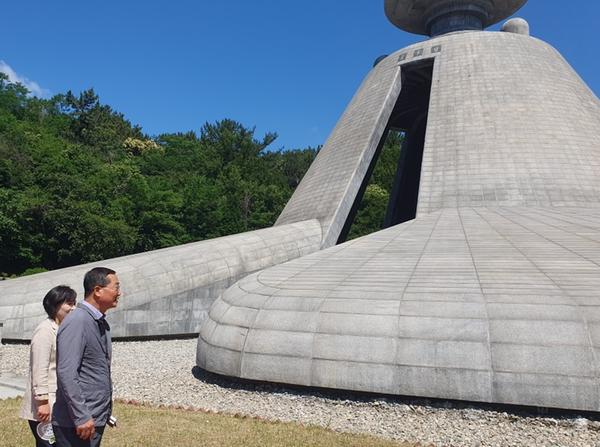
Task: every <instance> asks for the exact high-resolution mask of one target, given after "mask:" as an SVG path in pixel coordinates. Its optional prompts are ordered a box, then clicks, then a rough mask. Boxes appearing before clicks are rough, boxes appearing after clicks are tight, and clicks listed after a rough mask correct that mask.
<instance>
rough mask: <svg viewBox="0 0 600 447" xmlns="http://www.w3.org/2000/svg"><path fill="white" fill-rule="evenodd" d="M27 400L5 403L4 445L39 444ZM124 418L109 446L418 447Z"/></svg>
mask: <svg viewBox="0 0 600 447" xmlns="http://www.w3.org/2000/svg"><path fill="white" fill-rule="evenodd" d="M20 405H21V399H6V400H0V444H1V445H2V446H5V447H13V446H14V447H21V446H28V445H33V437H32V435H31V432H30V431H29V426H28V425H27V423H26V422H25V421H24V420H22V419H19V417H18V413H19V406H20ZM114 414H115V415H116V416H117V417H118V419H119V426H118V427H117V428H115V429H113V428H110V427H107V428H106V430H105V432H104V437H103V439H102V446H103V447H126V446H160V447H163V446H170V447H177V446H182V447H183V446H185V447H189V446H193V445H201V446H203V447H208V446H215V447H216V446H219V447H221V446H231V447H253V446H256V447H259V446H260V447H268V446H324V447H333V446H340V447H341V446H344V447H349V446H356V447H359V446H360V447H376V446H377V447H384V446H385V447H392V446H396V447H399V446H402V447H414V445H413V444H405V443H397V442H392V441H387V440H382V439H379V438H374V437H369V436H361V435H351V434H345V433H337V432H334V431H331V430H326V429H323V428H318V427H312V426H308V427H307V426H302V425H300V424H293V423H281V422H267V421H263V420H259V419H254V418H243V417H235V416H229V415H222V414H213V413H203V412H199V411H189V410H181V409H171V408H157V407H151V406H139V405H132V404H126V403H122V402H116V403H115V409H114Z"/></svg>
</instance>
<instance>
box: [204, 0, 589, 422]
mask: <svg viewBox="0 0 600 447" xmlns="http://www.w3.org/2000/svg"><path fill="white" fill-rule="evenodd" d="M525 2H526V0H457V1H454V0H453V1H445V0H386V1H385V12H386V14H387V16H388V18H389V19H390V21H391V22H392V23H393V24H395V25H396V26H398V27H399V28H401V29H403V30H405V31H409V32H412V33H417V34H425V35H429V36H431V38H430V39H429V40H426V41H422V42H419V43H417V44H414V45H411V46H409V47H407V48H403V49H401V50H399V51H397V52H395V53H394V54H392V55H390V56H388V57H386V58H384V59H383V60H381V61H379V62H378V63H377V65H376V66H375V67H374V68H373V70H372V71H371V72H370V73H369V74H368V76H367V77H366V79H365V80H364V82H363V84H362V85H361V87H360V88H359V90H358V91H357V93H356V95H355V96H354V98H353V99H352V101H351V102H350V104H349V105H348V107H347V109H346V111H345V112H344V114H343V115H342V117H341V118H340V120H339V122H338V124H337V125H336V127H335V128H334V130H333V131H332V133H331V135H330V137H329V139H328V140H327V142H326V144H325V145H324V147H323V149H322V150H321V152H320V153H319V155H318V157H317V159H316V160H315V162H314V163H313V165H312V166H311V167H310V169H309V171H308V172H307V174H306V176H305V177H304V179H303V180H302V182H301V184H300V185H299V187H298V189H297V190H296V192H295V194H294V195H293V197H292V198H291V200H290V202H289V203H288V204H287V206H286V207H285V209H284V211H283V213H282V214H281V216H280V218H279V220H278V222H277V225H289V224H293V223H295V222H301V221H311V222H314V221H318V222H319V224H320V227H321V232H322V241H321V248H322V250H320V251H317V252H315V253H312V254H309V255H306V256H302V257H299V258H297V259H295V260H291V261H289V262H286V263H283V264H280V265H277V266H273V267H269V268H267V269H264V270H262V271H259V272H257V273H253V274H250V275H249V276H246V277H245V278H243V279H241V280H240V281H238V282H237V283H235V284H234V285H233V286H231V287H230V288H228V289H227V290H226V291H225V292H224V293H223V294H222V296H221V297H220V298H218V299H217V300H216V301H215V303H214V304H213V305H212V308H211V310H210V313H209V317H208V319H207V320H206V321H205V322H204V324H203V325H202V328H201V332H200V338H199V342H198V354H197V364H198V365H199V366H201V367H202V368H205V369H207V370H209V371H213V372H215V373H219V374H224V375H227V376H234V377H242V378H247V379H255V380H264V381H273V382H283V383H289V384H299V385H307V386H317V387H327V388H338V389H346V390H360V391H368V392H379V393H389V394H398V395H411V396H426V397H435V398H448V399H462V400H469V401H481V402H495V403H507V404H519V405H534V406H543V407H559V408H570V409H579V410H592V411H600V101H599V100H598V98H597V97H596V96H595V95H594V93H593V92H592V91H591V90H590V89H589V88H588V87H587V86H586V85H585V84H584V83H583V82H582V80H581V79H580V78H579V76H578V75H577V73H575V72H574V70H573V69H572V68H571V67H570V66H569V65H568V63H567V62H566V61H565V60H564V59H563V58H562V57H561V56H560V54H559V53H558V52H557V51H556V50H555V49H554V48H552V47H551V46H550V45H548V44H547V43H545V42H543V41H541V40H538V39H536V38H533V37H530V36H529V27H528V25H527V22H525V21H524V20H522V19H512V20H510V21H509V22H507V23H506V24H505V25H504V26H503V28H502V29H503V31H501V32H488V31H483V29H484V28H485V27H487V26H489V25H491V24H494V23H497V22H499V21H501V20H503V19H505V18H507V17H509V16H510V15H511V14H513V13H514V12H516V11H517V10H518V9H519V8H520V7H521V6H522V5H523V4H525ZM393 129H401V130H402V131H404V132H405V139H404V143H403V147H402V151H401V156H400V160H399V162H398V169H397V173H396V179H395V183H394V189H393V192H392V195H391V198H390V203H389V206H388V209H387V214H386V218H385V226H386V228H385V229H384V230H382V231H380V232H377V233H374V234H371V235H368V236H364V237H362V238H359V239H355V240H352V241H349V242H345V243H341V242H343V241H344V240H345V236H346V234H347V232H348V228H349V226H350V224H351V222H352V218H353V215H354V213H355V211H356V208H357V205H358V203H359V201H360V198H361V196H362V193H363V191H364V189H365V187H366V184H367V181H368V177H369V174H370V172H371V171H372V169H373V165H374V163H375V162H376V159H377V156H378V154H379V152H380V151H381V148H382V145H383V142H384V141H385V137H386V134H387V133H388V132H389V131H390V130H393Z"/></svg>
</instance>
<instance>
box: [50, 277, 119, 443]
mask: <svg viewBox="0 0 600 447" xmlns="http://www.w3.org/2000/svg"><path fill="white" fill-rule="evenodd" d="M83 288H84V293H85V299H84V301H83V302H81V303H79V304H78V305H77V308H76V309H75V310H73V311H72V312H71V313H70V315H69V316H68V318H65V320H64V321H63V323H62V324H61V325H60V327H59V329H58V334H57V340H56V375H57V383H58V389H57V391H56V403H55V404H54V408H53V411H52V426H53V429H54V436H55V438H56V445H57V446H58V447H75V446H77V447H79V446H85V447H96V446H99V445H100V441H101V439H102V433H103V432H104V427H105V426H106V423H107V421H108V418H109V417H110V415H111V410H112V381H111V377H110V360H111V354H112V348H111V339H110V327H109V326H108V323H107V322H106V320H105V319H104V316H105V313H106V311H107V310H108V309H111V308H113V307H117V303H118V301H119V297H120V296H121V290H120V284H119V279H118V278H117V275H116V273H115V272H114V270H111V269H108V268H104V267H96V268H93V269H92V270H90V271H89V272H87V273H86V274H85V277H84V279H83Z"/></svg>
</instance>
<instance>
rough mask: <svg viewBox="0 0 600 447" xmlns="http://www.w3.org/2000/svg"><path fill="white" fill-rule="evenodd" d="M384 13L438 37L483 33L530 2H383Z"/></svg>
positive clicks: (403, 25) (404, 26)
mask: <svg viewBox="0 0 600 447" xmlns="http://www.w3.org/2000/svg"><path fill="white" fill-rule="evenodd" d="M384 1H385V14H386V15H387V17H388V19H389V20H390V21H391V22H392V23H393V24H394V25H396V26H397V27H398V28H400V29H403V30H404V31H408V32H410V33H415V34H425V35H428V36H438V35H440V34H445V33H449V32H453V31H464V30H483V29H484V28H486V27H488V26H490V25H493V24H494V23H498V22H499V21H501V20H503V19H505V18H507V17H509V16H511V15H512V14H514V13H515V12H516V11H517V10H518V9H520V8H521V7H522V6H523V5H524V4H525V3H526V2H527V0H384Z"/></svg>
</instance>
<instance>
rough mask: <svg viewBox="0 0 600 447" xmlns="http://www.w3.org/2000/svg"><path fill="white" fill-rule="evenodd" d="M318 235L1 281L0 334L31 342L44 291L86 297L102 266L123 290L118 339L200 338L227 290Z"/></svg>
mask: <svg viewBox="0 0 600 447" xmlns="http://www.w3.org/2000/svg"><path fill="white" fill-rule="evenodd" d="M321 237H322V234H321V225H320V223H319V222H318V221H317V220H307V221H303V222H297V223H293V224H289V225H281V226H276V227H271V228H266V229H262V230H256V231H250V232H247V233H242V234H236V235H232V236H225V237H221V238H216V239H211V240H206V241H200V242H194V243H190V244H186V245H181V246H177V247H171V248H164V249H161V250H155V251H151V252H146V253H140V254H135V255H130V256H124V257H120V258H114V259H107V260H104V261H100V262H95V263H91V264H85V265H79V266H76V267H70V268H65V269H60V270H55V271H51V272H46V273H41V274H38V275H33V276H28V277H23V278H17V279H10V280H7V281H2V282H0V320H3V321H4V328H3V333H2V336H3V338H4V339H17V340H28V339H29V338H30V337H31V332H32V331H33V329H34V328H35V327H36V325H37V324H38V323H39V322H40V321H41V319H42V318H43V317H44V315H45V314H44V309H43V308H42V305H41V301H42V298H43V297H44V295H45V294H46V292H47V291H48V290H49V289H50V288H52V287H54V286H56V285H58V284H67V285H69V286H71V287H73V288H74V289H75V290H77V293H78V297H79V299H82V297H83V287H82V282H83V276H84V274H85V272H87V271H88V270H89V269H91V268H92V267H94V266H98V265H102V266H106V267H110V268H112V269H114V270H115V271H116V272H117V274H118V275H119V278H120V280H121V284H122V287H123V297H122V299H121V300H120V302H119V306H118V308H117V309H115V310H114V311H111V312H110V313H109V315H108V320H109V321H110V323H111V325H112V333H113V337H138V336H163V335H177V334H191V333H197V332H198V331H199V328H200V324H201V323H202V321H203V320H204V319H205V317H206V314H207V311H208V308H209V307H210V305H211V304H212V302H213V300H214V299H215V298H216V297H217V296H218V295H219V294H221V292H222V291H223V290H225V289H226V288H227V287H229V286H230V285H231V284H233V283H234V282H235V281H237V280H239V279H240V278H243V277H244V276H245V275H247V274H249V273H251V272H255V271H257V270H261V269H264V268H266V267H269V266H272V265H275V264H279V263H281V262H285V261H288V260H290V259H294V258H297V257H300V256H304V255H306V254H308V253H312V252H314V251H316V250H318V249H319V248H320V246H321Z"/></svg>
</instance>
